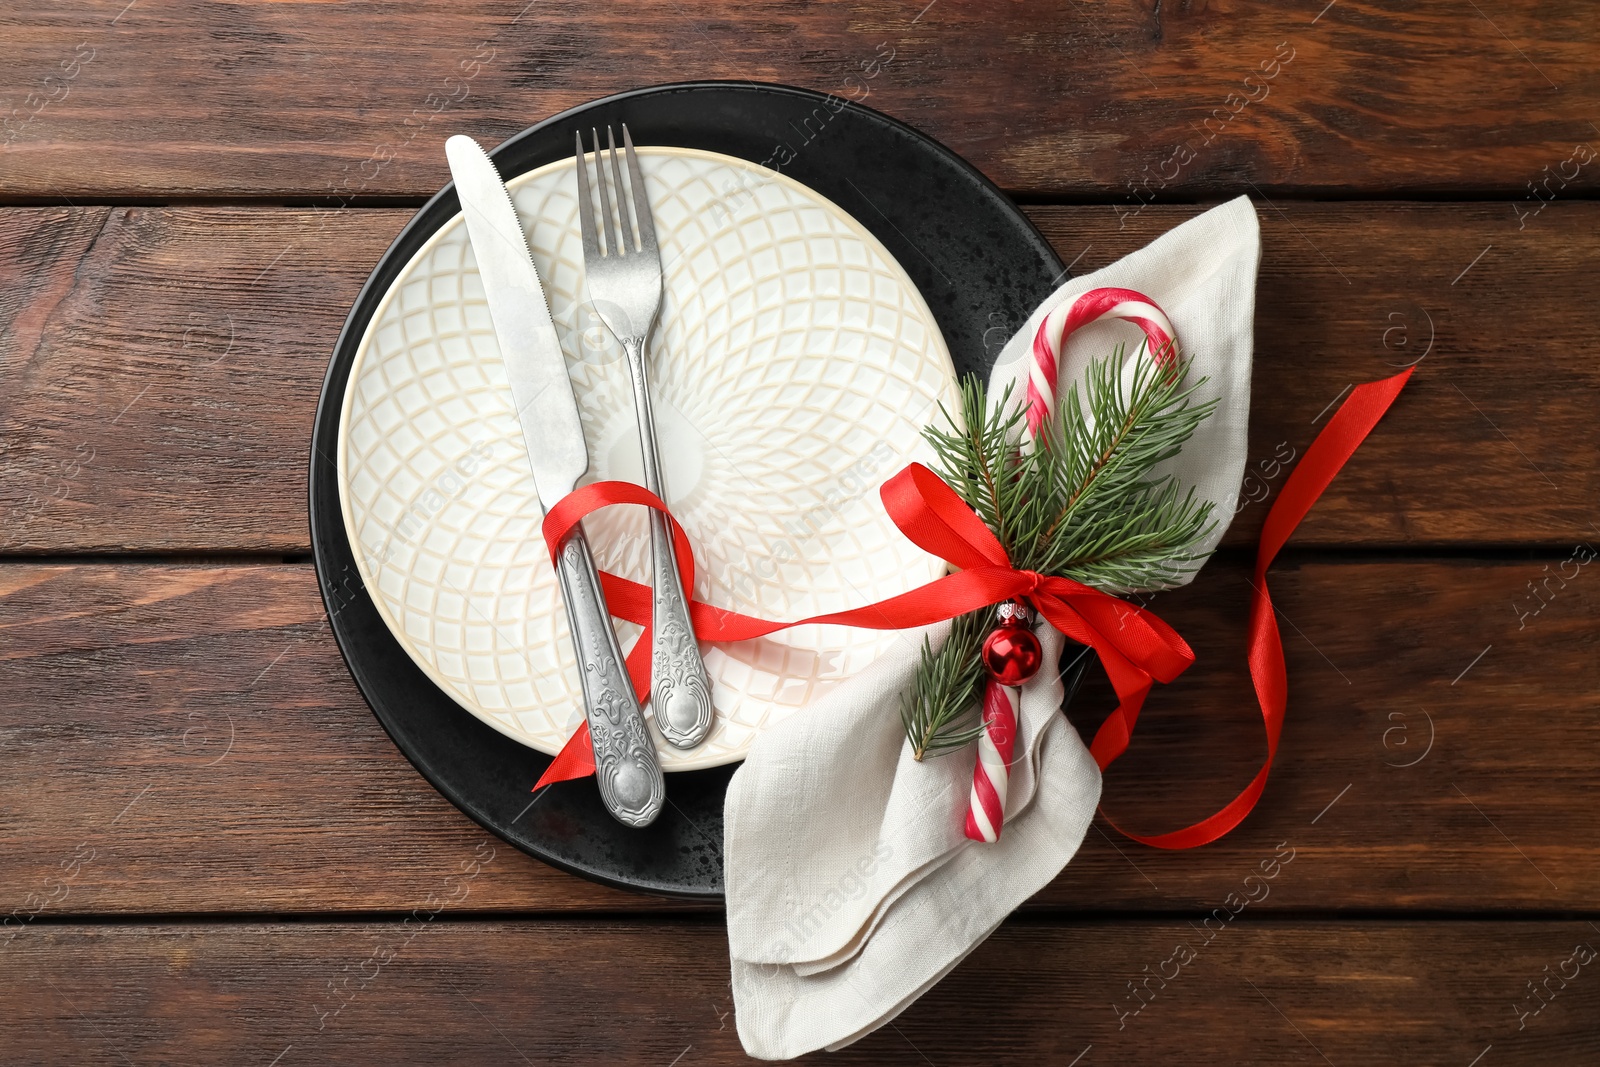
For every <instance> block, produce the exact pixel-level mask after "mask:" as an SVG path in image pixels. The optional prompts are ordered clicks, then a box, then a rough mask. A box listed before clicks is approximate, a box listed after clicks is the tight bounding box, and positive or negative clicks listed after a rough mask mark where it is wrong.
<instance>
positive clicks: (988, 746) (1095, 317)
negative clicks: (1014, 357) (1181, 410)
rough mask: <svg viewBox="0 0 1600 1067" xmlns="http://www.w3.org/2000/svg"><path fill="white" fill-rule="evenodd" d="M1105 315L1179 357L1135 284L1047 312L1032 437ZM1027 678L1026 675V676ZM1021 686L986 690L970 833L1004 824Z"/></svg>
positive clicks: (987, 836)
mask: <svg viewBox="0 0 1600 1067" xmlns="http://www.w3.org/2000/svg"><path fill="white" fill-rule="evenodd" d="M1103 319H1122V320H1124V321H1126V322H1131V323H1133V324H1134V325H1135V326H1138V327H1139V329H1141V330H1143V331H1144V335H1145V337H1146V338H1147V339H1148V340H1149V342H1150V351H1151V354H1152V355H1153V356H1154V357H1155V359H1156V360H1157V361H1158V362H1162V363H1166V362H1168V361H1170V360H1172V359H1175V358H1176V354H1177V336H1178V335H1177V331H1176V330H1174V329H1173V328H1172V321H1171V320H1170V319H1168V318H1167V315H1166V312H1164V311H1162V310H1161V309H1160V308H1159V307H1157V306H1156V304H1155V301H1153V300H1151V299H1150V298H1149V297H1147V296H1145V295H1144V294H1143V293H1136V292H1134V291H1133V290H1132V289H1091V290H1089V291H1088V292H1087V293H1084V294H1083V295H1082V296H1080V297H1078V298H1077V299H1076V300H1073V301H1070V302H1068V303H1065V304H1062V305H1061V306H1060V307H1058V308H1056V309H1055V310H1054V311H1052V312H1050V314H1048V315H1046V316H1045V320H1044V322H1042V323H1040V324H1039V332H1038V333H1036V334H1034V337H1033V359H1032V360H1031V361H1030V362H1029V364H1028V395H1027V404H1028V407H1027V420H1028V436H1029V437H1034V436H1036V435H1037V434H1038V433H1039V427H1040V426H1042V425H1044V421H1045V419H1047V418H1049V416H1050V414H1051V413H1052V412H1053V411H1055V407H1056V381H1057V375H1058V372H1059V369H1060V363H1061V349H1062V346H1063V345H1065V344H1066V341H1067V338H1068V337H1070V336H1071V335H1072V333H1073V332H1074V331H1075V330H1078V329H1079V328H1081V327H1083V326H1087V325H1088V324H1089V323H1091V322H1100V321H1101V320H1103ZM1024 680H1025V679H1024ZM1021 700H1022V690H1021V688H1020V687H1015V686H1010V685H1006V684H1004V683H1003V682H1001V681H1000V679H999V678H997V677H994V676H993V675H991V677H990V678H989V681H988V683H987V684H986V685H985V686H984V690H983V733H982V734H980V735H979V736H978V763H977V766H976V767H974V768H973V769H972V795H971V797H970V799H969V800H968V802H967V824H966V835H967V837H969V838H971V839H972V840H973V841H986V842H993V841H997V840H999V838H1000V830H1001V828H1002V826H1003V825H1004V823H1005V812H1006V788H1007V786H1008V785H1009V784H1010V781H1011V755H1012V751H1013V747H1014V745H1015V743H1016V738H1017V709H1018V708H1019V707H1020V706H1021Z"/></svg>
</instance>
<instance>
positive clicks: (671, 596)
mask: <svg viewBox="0 0 1600 1067" xmlns="http://www.w3.org/2000/svg"><path fill="white" fill-rule="evenodd" d="M622 347H623V349H624V350H625V351H626V352H627V353H628V369H629V370H630V372H631V373H632V377H633V397H634V406H635V408H636V409H637V411H638V418H639V441H640V446H641V448H642V449H643V452H644V484H645V488H646V489H649V490H650V491H651V492H652V493H654V494H656V496H661V497H664V495H665V494H664V490H663V486H662V484H661V463H660V459H659V458H658V457H657V454H656V427H655V414H654V412H653V410H652V409H651V406H650V383H649V379H648V378H647V377H646V375H645V368H644V342H643V340H642V339H638V338H628V339H624V340H623V342H622ZM650 560H651V583H650V584H651V588H652V589H653V590H654V595H653V597H652V600H651V612H650V615H651V623H652V626H651V629H652V630H653V631H654V634H655V641H654V644H653V646H652V648H651V650H650V702H651V704H652V705H653V706H654V707H655V709H656V726H657V727H659V728H660V730H661V735H662V736H663V737H665V738H666V739H667V742H668V743H669V744H671V745H673V746H675V747H677V748H694V747H695V746H696V745H698V744H699V743H700V742H702V741H704V740H705V738H706V734H707V733H708V732H710V730H711V715H712V709H711V680H710V679H709V678H708V677H706V667H705V662H704V661H703V660H701V658H700V647H699V645H698V644H696V642H695V638H694V626H693V625H692V624H691V623H690V622H689V600H688V597H686V596H685V595H684V590H683V581H682V579H681V578H680V577H679V575H678V553H677V549H676V548H675V547H674V545H673V543H672V530H671V528H670V527H669V526H668V525H667V518H666V516H665V515H662V514H661V512H659V511H655V510H652V511H651V512H650Z"/></svg>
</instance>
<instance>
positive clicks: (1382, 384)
mask: <svg viewBox="0 0 1600 1067" xmlns="http://www.w3.org/2000/svg"><path fill="white" fill-rule="evenodd" d="M1410 377H1411V370H1410V369H1409V368H1408V369H1407V370H1405V371H1404V372H1402V373H1400V374H1397V375H1395V376H1394V377H1393V378H1386V379H1384V380H1382V381H1378V382H1368V383H1366V384H1365V385H1360V386H1357V387H1356V388H1355V389H1354V390H1353V391H1352V392H1351V394H1350V397H1349V398H1348V399H1347V400H1346V401H1345V402H1344V403H1343V404H1342V405H1341V406H1340V408H1339V410H1338V411H1337V412H1336V413H1335V414H1334V416H1333V418H1332V419H1330V420H1329V421H1328V425H1327V426H1326V427H1324V428H1323V431H1322V432H1321V433H1320V434H1318V435H1317V439H1316V440H1315V441H1314V442H1313V443H1312V445H1311V447H1310V448H1308V449H1307V450H1306V454H1305V456H1304V457H1303V458H1302V459H1301V461H1300V464H1299V466H1298V467H1296V468H1295V470H1294V472H1293V473H1292V474H1290V476H1289V479H1288V481H1286V482H1285V483H1284V486H1283V490H1282V492H1280V493H1279V494H1278V499H1277V501H1276V502H1274V504H1273V506H1272V510H1271V511H1270V512H1269V513H1268V515H1267V520H1266V524H1265V526H1264V527H1263V529H1262V532H1261V544H1260V549H1259V551H1258V553H1257V556H1256V567H1255V581H1254V583H1253V588H1254V594H1253V596H1252V599H1251V604H1250V624H1249V635H1250V652H1249V662H1250V674H1251V677H1252V679H1253V680H1254V682H1255V688H1256V695H1257V697H1258V699H1259V700H1260V704H1261V715H1262V721H1263V723H1264V724H1265V727H1266V733H1267V755H1266V759H1265V761H1264V762H1263V763H1262V766H1261V769H1260V770H1259V771H1258V772H1257V773H1256V776H1255V779H1254V780H1253V781H1251V783H1250V784H1249V785H1248V786H1246V787H1245V789H1244V791H1243V792H1241V793H1240V794H1239V795H1238V796H1236V797H1234V799H1233V800H1231V801H1229V802H1228V804H1227V805H1226V806H1225V807H1223V809H1222V810H1221V811H1219V812H1217V813H1216V814H1214V815H1212V816H1210V817H1209V818H1206V819H1202V820H1201V821H1200V822H1197V823H1195V824H1194V825H1192V826H1188V827H1185V828H1184V829H1182V830H1176V831H1173V832H1171V833H1166V834H1158V835H1155V836H1153V837H1144V836H1140V835H1138V834H1132V833H1128V831H1126V830H1123V829H1122V828H1121V827H1117V829H1118V830H1119V832H1121V833H1123V834H1125V835H1126V836H1128V837H1130V838H1132V839H1133V840H1135V841H1139V842H1142V843H1144V844H1146V845H1151V846H1154V847H1156V848H1169V849H1181V848H1193V847H1195V846H1196V845H1203V844H1206V843H1208V842H1211V841H1215V840H1216V839H1217V838H1219V837H1221V836H1222V835H1223V834H1226V833H1227V832H1228V831H1229V830H1232V829H1233V828H1234V827H1235V826H1237V825H1239V823H1240V822H1241V821H1243V819H1244V817H1245V816H1246V815H1248V814H1249V813H1250V810H1251V809H1252V808H1254V807H1255V805H1256V801H1257V800H1259V799H1260V797H1261V792H1262V790H1263V789H1264V788H1265V787H1266V783H1267V774H1268V772H1269V771H1270V770H1271V768H1272V760H1273V757H1274V756H1275V755H1276V754H1277V751H1278V737H1279V734H1280V733H1281V732H1282V729H1283V714H1284V707H1285V703H1286V699H1287V693H1288V679H1287V676H1286V674H1285V671H1284V665H1283V644H1282V640H1281V639H1280V637H1279V634H1278V626H1277V622H1276V619H1275V617H1274V614H1273V609H1272V599H1271V597H1270V596H1269V595H1268V592H1267V583H1266V572H1267V568H1268V567H1269V566H1271V564H1272V561H1273V559H1274V558H1275V557H1276V556H1277V554H1278V551H1279V549H1281V548H1282V547H1283V544H1284V542H1285V541H1287V540H1288V539H1289V535H1290V534H1291V533H1293V532H1294V529H1295V527H1297V526H1298V525H1299V524H1300V520H1301V519H1303V518H1304V517H1305V515H1306V513H1307V512H1308V511H1310V510H1311V506H1312V505H1313V504H1314V503H1316V501H1317V499H1318V498H1319V497H1320V496H1321V495H1322V493H1323V490H1325V489H1326V488H1327V487H1328V484H1329V483H1330V482H1332V481H1333V478H1334V475H1336V474H1338V472H1339V471H1340V469H1342V468H1343V467H1344V465H1345V463H1346V462H1347V461H1348V460H1349V459H1350V457H1351V455H1352V454H1354V452H1355V450H1356V449H1357V448H1358V447H1359V446H1360V444H1361V442H1362V441H1363V440H1365V439H1366V436H1367V434H1368V433H1370V432H1371V431H1372V428H1373V427H1374V426H1376V425H1377V423H1378V420H1379V419H1380V418H1382V417H1383V414H1384V412H1386V411H1387V410H1388V409H1389V406H1390V405H1391V404H1392V403H1393V402H1394V399H1395V397H1397V396H1398V395H1399V394H1400V390H1401V389H1402V388H1403V387H1404V386H1405V383H1406V381H1407V380H1408V379H1409V378H1410ZM879 495H880V496H881V498H882V500H883V506H884V510H885V511H887V512H888V514H889V517H890V519H892V520H893V521H894V524H895V525H896V526H897V527H899V528H900V531H901V532H902V533H904V534H905V535H906V537H908V538H909V539H910V540H911V541H912V543H914V544H915V545H917V546H918V547H919V548H922V549H924V550H925V551H928V552H931V553H932V554H934V555H936V556H938V557H939V558H941V559H943V560H946V561H947V562H949V563H950V564H952V565H954V566H955V567H956V568H957V571H956V573H954V574H950V575H946V576H945V577H943V578H939V579H936V580H935V581H932V582H929V583H928V584H926V585H923V586H919V587H918V588H916V589H912V590H910V591H909V592H906V593H901V594H900V595H898V596H893V597H890V598H889V599H887V600H881V601H879V602H878V603H876V604H868V605H866V606H864V607H859V608H851V609H849V610H846V611H836V612H831V613H829V614H826V615H814V616H812V617H811V618H808V619H799V620H796V621H794V622H772V621H770V620H767V619H758V618H754V617H752V616H749V615H742V614H740V613H739V612H736V611H729V610H726V609H724V608H717V607H712V606H711V605H710V604H705V603H702V602H700V601H698V600H696V601H693V602H692V603H691V605H690V609H689V617H690V621H691V622H692V623H693V625H694V630H695V635H696V636H697V637H699V638H700V639H701V640H702V641H748V640H750V639H752V638H756V637H764V636H765V635H767V634H771V633H776V632H778V631H779V630H786V629H788V628H790V627H791V626H803V625H806V624H808V623H833V624H838V625H845V626H857V627H862V628H864V629H871V630H903V629H908V628H910V627H916V626H926V625H928V624H929V623H934V622H940V621H942V620H944V619H950V618H954V617H955V616H957V615H961V614H963V613H965V612H968V611H973V610H976V609H978V608H982V607H987V606H989V605H991V604H997V603H1000V602H1001V601H1004V600H1009V599H1012V598H1016V597H1021V598H1024V599H1026V600H1027V601H1029V602H1030V603H1031V604H1032V605H1033V607H1034V609H1035V610H1036V611H1038V613H1039V614H1041V615H1043V616H1044V617H1045V618H1046V619H1048V620H1049V621H1050V623H1051V624H1052V625H1053V626H1055V627H1056V629H1058V630H1060V631H1061V632H1062V633H1063V634H1065V635H1067V636H1068V637H1070V638H1072V639H1073V640H1075V641H1077V642H1079V643H1080V644H1084V645H1088V646H1089V647H1091V648H1093V649H1094V650H1095V651H1096V652H1097V653H1098V654H1099V656H1100V662H1101V664H1102V665H1103V666H1104V667H1105V671H1106V675H1107V676H1108V677H1109V678H1110V680H1111V685H1112V688H1113V689H1115V690H1116V693H1117V699H1118V704H1117V708H1116V710H1115V711H1113V712H1112V713H1111V714H1110V715H1109V716H1108V717H1107V718H1106V720H1105V722H1103V723H1101V725H1100V729H1099V730H1097V731H1096V732H1095V736H1094V740H1093V741H1092V742H1090V745H1089V751H1090V752H1091V753H1092V754H1093V755H1094V758H1095V762H1097V763H1098V764H1099V765H1100V768H1101V769H1102V770H1104V769H1105V768H1107V767H1109V766H1110V765H1111V763H1112V762H1113V761H1114V760H1115V759H1116V758H1117V757H1118V756H1120V755H1122V753H1123V752H1124V751H1126V750H1127V747H1128V741H1129V739H1130V738H1131V737H1132V735H1133V728H1134V724H1135V723H1137V722H1138V719H1139V710H1140V708H1142V707H1143V705H1144V700H1145V697H1146V696H1147V695H1148V694H1149V692H1150V689H1151V687H1152V686H1153V685H1154V684H1155V683H1156V682H1158V681H1159V682H1163V683H1165V682H1171V681H1172V680H1173V679H1175V678H1177V676H1178V675H1179V674H1182V673H1183V671H1184V670H1185V669H1187V668H1188V666H1189V665H1190V664H1191V663H1193V662H1194V653H1193V652H1191V651H1190V649H1189V646H1188V645H1187V644H1186V643H1185V642H1184V640H1183V638H1181V637H1179V636H1178V634H1177V632H1176V631H1175V630H1173V629H1172V627H1170V626H1168V625H1167V624H1166V623H1165V622H1163V621H1161V620H1160V619H1159V618H1157V617H1156V616H1155V615H1154V614H1152V613H1150V612H1148V611H1145V610H1143V609H1142V608H1139V607H1136V606H1134V605H1132V604H1129V603H1127V602H1126V601H1123V600H1119V599H1117V598H1116V597H1114V596H1111V595H1110V594H1107V593H1102V592H1100V591H1099V590H1097V589H1092V588H1090V587H1089V586H1086V585H1082V584H1080V583H1078V582H1074V581H1071V580H1069V579H1066V578H1059V577H1054V576H1051V575H1045V574H1037V573H1035V572H1033V571H1025V570H1017V569H1015V568H1013V567H1012V566H1011V561H1010V560H1009V559H1008V558H1007V556H1006V553H1005V549H1004V548H1003V547H1002V546H1001V544H1000V542H999V541H998V540H997V539H996V538H995V536H994V534H993V533H992V532H991V531H990V530H989V528H988V526H986V525H985V524H984V522H983V520H981V519H979V518H978V517H977V515H975V514H974V513H973V512H972V509H970V508H968V507H967V505H966V504H965V503H964V502H963V501H962V500H961V498H960V497H959V496H957V495H956V493H955V491H954V490H953V489H951V488H950V487H949V486H948V485H946V484H945V482H944V481H943V480H942V479H940V478H939V476H938V475H936V474H934V473H933V472H932V471H931V470H929V469H928V468H926V467H924V466H923V465H922V464H920V463H913V464H911V465H910V466H908V467H906V468H905V469H904V470H902V471H900V473H898V474H896V475H895V476H894V477H893V478H891V479H889V480H888V481H887V482H885V483H884V485H883V488H882V489H881V490H880V491H879ZM614 504H639V505H642V506H644V507H648V508H654V509H656V510H657V511H660V512H662V513H663V514H665V515H666V516H667V518H668V520H669V521H670V522H671V524H672V531H673V539H674V542H675V544H676V545H677V549H678V561H679V568H680V570H681V573H682V576H683V587H684V588H685V589H693V588H694V555H693V552H692V551H691V549H690V545H689V539H688V537H687V535H685V534H684V532H683V528H682V527H681V526H680V525H678V521H677V519H676V518H673V516H672V513H671V512H670V511H668V509H667V506H666V504H664V503H663V502H662V501H661V500H660V498H658V497H657V496H656V495H655V494H654V493H651V492H650V491H649V490H647V489H645V488H643V487H642V486H638V485H634V484H632V483H631V482H595V483H593V484H591V485H586V486H584V487H582V488H581V489H578V490H575V491H574V492H573V493H571V494H570V495H568V496H567V497H566V498H564V499H563V500H561V501H560V502H559V503H558V504H557V505H556V506H555V507H553V508H551V509H550V511H549V513H548V514H547V515H546V516H545V520H544V526H543V533H544V539H545V544H546V545H547V546H548V548H549V549H550V555H551V558H552V560H553V559H554V557H555V554H556V549H557V547H558V546H559V545H560V544H561V542H562V541H563V540H564V539H565V537H566V535H567V533H568V532H569V531H570V530H571V529H572V528H573V527H574V526H575V525H577V523H578V522H579V521H580V520H581V519H582V518H583V517H584V516H585V515H588V514H590V513H591V512H594V511H598V510H600V509H601V508H605V507H610V506H612V505H614ZM600 583H601V585H602V587H603V588H604V590H605V595H606V602H607V605H608V606H609V608H610V610H611V614H612V615H615V616H616V617H617V618H620V619H627V620H628V621H630V622H634V623H638V624H639V625H641V626H644V627H645V632H644V633H643V634H642V635H640V638H639V640H638V642H637V643H635V645H634V647H633V649H632V651H631V652H629V654H628V674H629V676H630V677H631V678H632V680H633V684H634V688H635V689H636V690H638V693H639V699H640V701H641V702H642V701H644V700H645V699H646V698H647V697H648V695H649V688H650V629H649V627H650V587H649V586H646V585H641V584H640V583H638V582H634V581H629V580H628V579H626V578H620V577H618V576H616V575H614V574H610V573H608V572H605V571H602V572H601V573H600ZM593 773H594V753H593V750H592V748H591V747H590V743H589V730H588V726H587V724H584V725H580V726H579V727H578V729H577V731H576V732H575V733H574V734H573V735H572V737H571V738H570V739H569V740H568V741H567V743H566V745H565V746H564V747H563V748H562V750H561V752H560V754H559V755H557V756H556V758H555V760H554V761H553V762H552V763H551V764H550V766H549V768H548V769H547V770H546V771H545V773H544V774H543V775H542V776H541V777H540V778H539V781H538V783H537V784H536V785H535V786H534V788H535V789H539V788H540V787H542V786H545V785H549V784H551V783H553V782H560V781H565V780H567V779H570V778H581V777H584V776H586V775H589V774H593ZM1112 825H1113V826H1115V825H1116V824H1115V823H1113V824H1112Z"/></svg>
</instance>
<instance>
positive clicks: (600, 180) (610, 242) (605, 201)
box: [589, 126, 619, 256]
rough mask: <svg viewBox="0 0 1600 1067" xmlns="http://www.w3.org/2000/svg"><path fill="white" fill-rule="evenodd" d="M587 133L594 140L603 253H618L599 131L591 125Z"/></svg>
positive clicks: (595, 176) (595, 175) (595, 178)
mask: <svg viewBox="0 0 1600 1067" xmlns="http://www.w3.org/2000/svg"><path fill="white" fill-rule="evenodd" d="M589 135H590V137H591V138H592V139H593V141H594V183H595V185H597V186H599V188H600V215H601V217H602V219H604V221H605V230H606V248H605V254H606V255H608V256H614V255H617V254H618V251H619V249H618V247H617V228H616V226H615V225H614V224H613V222H612V219H611V197H610V196H609V195H608V193H607V191H606V157H605V155H604V154H603V153H602V152H601V151H600V131H599V130H596V129H595V128H594V127H592V126H591V127H590V128H589Z"/></svg>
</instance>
